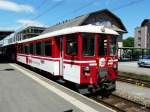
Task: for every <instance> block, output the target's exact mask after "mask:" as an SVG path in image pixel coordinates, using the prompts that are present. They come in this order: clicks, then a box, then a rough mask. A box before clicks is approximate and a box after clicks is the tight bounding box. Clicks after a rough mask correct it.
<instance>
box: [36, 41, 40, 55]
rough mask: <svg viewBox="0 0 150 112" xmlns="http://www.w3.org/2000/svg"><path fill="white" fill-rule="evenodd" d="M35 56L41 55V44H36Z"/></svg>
mask: <svg viewBox="0 0 150 112" xmlns="http://www.w3.org/2000/svg"><path fill="white" fill-rule="evenodd" d="M36 55H41V42H37V43H36Z"/></svg>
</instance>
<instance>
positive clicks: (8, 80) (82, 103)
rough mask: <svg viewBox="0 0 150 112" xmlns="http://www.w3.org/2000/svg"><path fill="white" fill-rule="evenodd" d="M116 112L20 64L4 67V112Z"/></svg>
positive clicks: (0, 88) (0, 99)
mask: <svg viewBox="0 0 150 112" xmlns="http://www.w3.org/2000/svg"><path fill="white" fill-rule="evenodd" d="M88 111H90V112H115V111H114V110H112V109H109V108H108V107H105V106H103V105H100V104H97V103H96V102H93V101H91V100H88V99H87V98H84V97H83V96H82V95H78V94H77V93H75V92H72V91H70V90H68V89H65V88H64V87H62V86H60V85H58V84H55V83H54V82H52V81H50V80H48V79H47V78H44V77H42V76H41V75H38V74H36V73H34V72H32V71H30V70H27V69H25V68H23V67H20V66H18V65H16V64H11V66H10V64H6V63H3V64H2V63H0V112H88Z"/></svg>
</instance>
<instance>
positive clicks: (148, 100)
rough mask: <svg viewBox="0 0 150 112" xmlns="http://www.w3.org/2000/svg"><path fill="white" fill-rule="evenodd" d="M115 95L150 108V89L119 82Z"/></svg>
mask: <svg viewBox="0 0 150 112" xmlns="http://www.w3.org/2000/svg"><path fill="white" fill-rule="evenodd" d="M114 94H116V95H119V96H121V97H124V98H126V99H129V100H132V101H135V102H137V103H141V104H143V105H146V106H148V107H150V89H149V88H146V87H142V86H137V85H134V84H129V83H125V82H120V81H117V82H116V91H115V92H114Z"/></svg>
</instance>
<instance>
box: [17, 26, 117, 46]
mask: <svg viewBox="0 0 150 112" xmlns="http://www.w3.org/2000/svg"><path fill="white" fill-rule="evenodd" d="M77 32H85V33H101V34H111V35H119V34H118V33H117V32H116V31H114V30H112V29H109V28H105V27H104V26H96V25H85V26H76V27H70V28H65V29H62V30H58V31H54V32H49V33H46V34H42V35H39V36H36V37H33V38H30V39H25V40H22V41H19V42H18V43H23V42H29V41H34V40H40V39H44V38H48V37H54V36H60V35H65V34H72V33H77Z"/></svg>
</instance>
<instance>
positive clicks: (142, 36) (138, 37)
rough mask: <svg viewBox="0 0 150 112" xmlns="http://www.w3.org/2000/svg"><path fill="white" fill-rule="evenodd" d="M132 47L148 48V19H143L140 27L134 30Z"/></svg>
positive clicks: (149, 46) (149, 44)
mask: <svg viewBox="0 0 150 112" xmlns="http://www.w3.org/2000/svg"><path fill="white" fill-rule="evenodd" d="M134 37H135V38H134V47H136V48H150V19H145V20H144V21H143V22H142V24H141V26H140V27H136V28H135V34H134Z"/></svg>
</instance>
